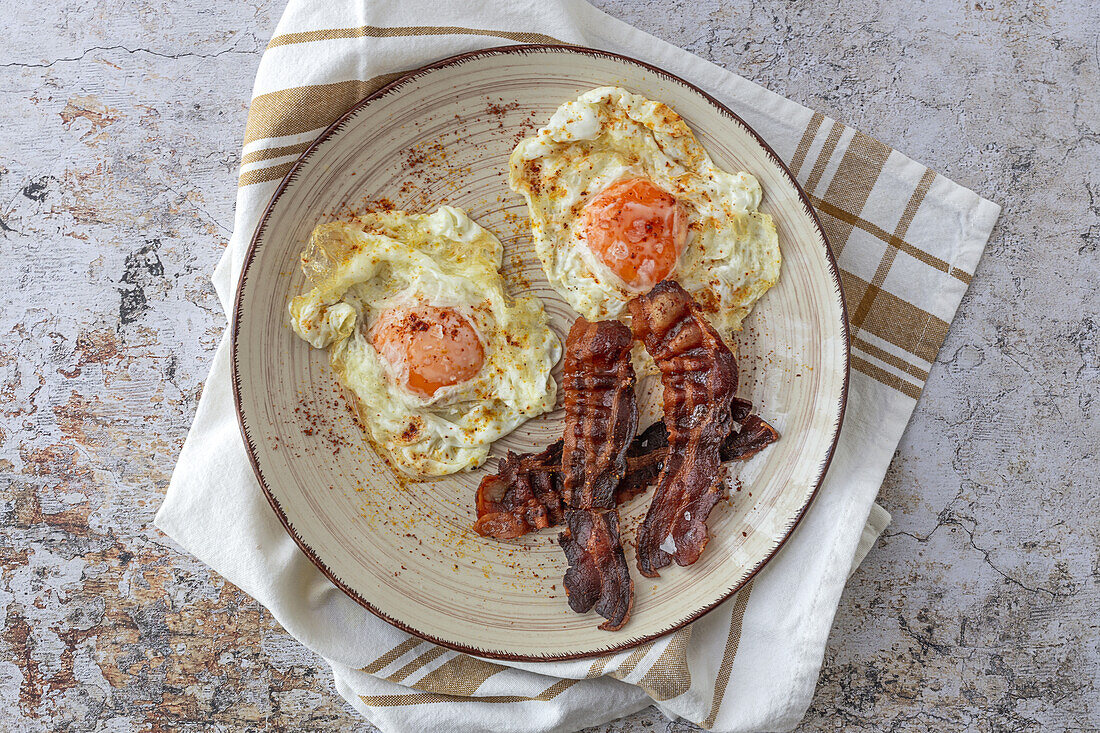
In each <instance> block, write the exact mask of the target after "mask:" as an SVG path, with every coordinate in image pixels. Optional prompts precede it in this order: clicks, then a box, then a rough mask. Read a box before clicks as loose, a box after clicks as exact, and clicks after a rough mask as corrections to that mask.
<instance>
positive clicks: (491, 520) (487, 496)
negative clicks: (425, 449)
mask: <svg viewBox="0 0 1100 733" xmlns="http://www.w3.org/2000/svg"><path fill="white" fill-rule="evenodd" d="M561 449H562V442H561V441H560V440H558V441H555V442H554V443H551V444H550V446H549V447H548V448H547V449H546V450H544V451H542V452H541V453H521V454H516V453H512V452H511V451H509V452H508V455H507V456H505V457H504V458H502V459H501V461H500V463H499V464H498V465H497V472H496V475H494V476H486V477H485V478H484V479H482V481H481V485H480V486H478V488H477V499H476V501H477V521H476V522H474V531H475V532H477V533H478V534H480V535H482V536H483V537H496V538H497V539H501V540H510V539H514V538H516V537H519V536H521V535H524V534H527V533H528V532H531V531H533V530H536V529H544V528H546V527H550V526H552V525H555V524H560V523H561V520H562V502H561Z"/></svg>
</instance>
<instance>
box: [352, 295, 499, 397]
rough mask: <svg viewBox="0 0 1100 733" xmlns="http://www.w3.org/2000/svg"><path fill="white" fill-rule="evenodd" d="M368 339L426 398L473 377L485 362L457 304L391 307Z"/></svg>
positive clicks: (407, 382) (379, 319) (407, 383)
mask: <svg viewBox="0 0 1100 733" xmlns="http://www.w3.org/2000/svg"><path fill="white" fill-rule="evenodd" d="M370 340H371V343H372V344H374V348H375V350H376V351H377V352H378V353H379V354H381V355H382V358H383V359H385V360H386V361H387V362H389V364H390V366H391V367H393V369H394V371H395V372H397V373H398V374H401V375H402V376H403V377H404V380H405V386H406V387H408V389H409V391H411V392H412V393H414V394H417V395H420V396H421V397H424V398H429V397H431V396H432V395H434V394H435V393H436V390H438V389H440V388H441V387H449V386H451V385H452V384H458V383H459V382H465V381H466V380H467V379H470V378H471V377H473V376H474V375H476V374H477V373H478V371H480V370H481V365H482V363H483V362H484V361H485V352H484V350H483V349H482V346H481V341H480V340H479V339H478V337H477V331H475V330H474V327H473V326H472V325H471V324H470V322H469V321H468V320H466V318H465V317H464V316H462V315H461V314H460V313H458V312H457V311H456V310H454V309H453V308H437V307H435V306H431V305H418V306H414V307H412V308H391V309H389V310H387V311H384V312H383V313H382V315H381V316H380V317H379V318H378V321H377V322H376V323H375V324H374V326H373V327H372V328H371V330H370Z"/></svg>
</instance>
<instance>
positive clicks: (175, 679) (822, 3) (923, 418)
mask: <svg viewBox="0 0 1100 733" xmlns="http://www.w3.org/2000/svg"><path fill="white" fill-rule="evenodd" d="M596 4H597V5H599V6H601V7H603V8H605V9H606V10H608V11H609V12H610V13H612V14H613V15H615V16H618V17H620V18H623V19H624V20H626V21H628V22H630V23H633V24H635V25H637V26H639V27H641V28H642V29H644V30H646V31H649V32H650V33H653V34H655V35H657V36H660V37H661V38H664V39H666V40H668V41H670V42H672V43H674V44H677V45H679V46H682V47H684V48H687V49H689V50H691V51H693V52H695V53H697V54H699V55H701V56H703V57H705V58H708V59H711V60H713V61H715V62H716V63H718V64H721V65H723V66H725V67H727V68H729V69H732V70H733V71H736V72H738V73H740V74H743V75H745V76H747V77H749V78H750V79H754V80H756V81H758V82H760V83H762V84H764V85H765V86H767V87H769V88H770V89H772V90H774V91H776V92H779V93H780V94H784V95H787V96H790V97H792V98H794V99H796V100H798V101H799V102H802V103H803V104H806V105H809V106H810V107H814V108H816V109H819V110H822V111H823V112H825V113H826V114H829V115H831V116H834V117H836V118H838V119H840V120H842V121H843V122H845V123H847V124H849V125H852V126H854V127H857V128H859V129H862V130H864V131H866V132H868V133H870V134H872V135H874V136H876V137H879V138H880V139H882V140H883V141H884V142H886V143H887V144H888V145H890V146H892V147H896V148H898V149H900V150H902V151H904V152H907V153H908V154H909V155H911V156H913V157H914V158H916V159H917V160H920V161H922V162H924V163H926V164H928V165H930V166H932V167H933V168H935V169H936V170H938V171H939V172H940V173H943V174H944V175H946V176H949V177H951V178H954V179H955V180H957V181H959V182H961V183H963V184H965V185H967V186H969V187H971V188H973V189H975V190H976V191H978V192H980V193H982V194H983V195H985V196H987V197H990V198H992V199H994V200H995V201H997V202H998V203H1000V204H1001V205H1002V206H1003V207H1004V211H1003V213H1002V216H1001V219H1000V222H999V224H998V226H997V228H996V230H995V231H994V234H993V238H992V240H991V241H990V243H989V247H988V249H987V250H986V254H985V257H984V259H983V260H982V262H981V265H980V266H979V268H978V272H977V274H976V276H975V278H974V282H973V285H972V286H971V288H970V292H969V293H968V295H967V297H966V299H965V300H964V301H963V305H962V309H961V311H960V313H959V316H958V317H957V318H956V320H955V323H954V324H953V325H952V327H951V333H950V335H949V336H948V339H947V343H946V344H945V345H944V348H943V351H942V353H941V354H940V358H939V360H938V361H937V363H936V364H935V366H934V367H933V369H932V375H931V378H930V379H929V382H928V386H927V388H926V390H925V394H924V396H923V397H922V399H921V401H920V404H919V405H918V407H917V411H916V415H915V416H914V418H913V421H912V423H911V424H910V426H909V430H908V432H907V433H906V437H905V439H904V440H903V441H902V444H901V446H900V448H899V449H898V453H897V456H896V458H895V460H894V464H893V467H892V468H891V470H890V473H889V474H888V476H887V480H886V484H885V486H884V487H883V489H882V495H881V499H880V500H881V503H882V504H883V505H884V506H885V507H886V508H887V509H889V510H890V511H891V512H892V513H893V515H894V524H893V525H892V526H891V527H890V529H889V530H888V531H887V533H886V535H885V536H884V537H883V538H882V539H881V540H880V541H879V543H878V545H877V547H876V548H875V549H874V550H873V551H872V552H871V554H870V556H869V557H868V558H867V560H866V562H865V563H864V564H863V567H862V568H861V569H860V570H859V571H858V572H857V573H856V575H855V577H854V578H853V580H852V582H851V584H850V586H849V588H848V591H847V592H846V593H845V595H844V598H843V601H842V602H841V606H840V610H839V613H838V615H837V619H836V623H835V627H834V629H833V633H832V637H831V638H830V641H829V648H828V653H827V654H826V657H825V665H824V668H823V670H822V673H821V682H820V686H819V688H818V691H817V695H816V697H815V699H814V702H813V706H812V708H811V710H810V712H809V714H808V715H807V717H806V719H805V721H804V723H803V726H802V729H803V730H806V731H823V730H832V729H847V730H856V731H864V730H865V731H886V730H955V729H960V728H964V727H965V728H969V729H973V730H982V731H986V730H988V731H1018V730H1100V633H1098V623H1100V621H1098V618H1100V614H1098V611H1097V607H1098V605H1100V604H1098V602H1100V592H1098V588H1097V584H1098V580H1100V537H1098V534H1100V529H1098V527H1100V516H1098V514H1100V512H1098V503H1100V487H1098V479H1097V474H1098V469H1100V461H1098V459H1097V444H1098V443H1100V403H1097V402H1096V396H1097V392H1098V391H1100V348H1098V341H1100V325H1098V323H1100V297H1098V295H1097V289H1098V288H1100V264H1098V258H1100V255H1098V254H1097V244H1098V240H1100V165H1098V164H1100V155H1098V150H1100V101H1098V100H1100V47H1098V43H1100V42H1098V34H1100V11H1098V9H1097V5H1096V3H1095V2H1094V0H1070V1H1067V2H1055V1H1054V0H1045V1H1044V2H1025V1H1015V0H980V1H979V2H973V1H972V0H971V1H969V2H960V1H958V0H935V1H934V2H927V3H882V5H881V7H879V6H877V5H876V3H874V2H870V1H869V0H855V1H854V2H849V3H844V4H841V3H839V2H837V0H811V1H805V2H790V3H788V2H782V1H781V0H758V1H756V2H751V3H746V2H736V3H721V2H717V1H715V0H705V1H704V0H660V1H658V0H649V1H648V2H626V1H625V0H599V2H597V3H596ZM281 9H282V3H281V2H279V1H278V0H273V1H270V2H269V1H267V0H224V1H223V2H217V3H214V2H209V1H208V0H181V1H180V2H174V3H168V2H163V0H102V1H101V2H98V3H80V2H75V1H74V0H27V1H26V2H17V0H4V2H3V4H2V6H0V11H2V17H3V21H2V22H0V275H2V277H0V283H2V286H0V304H2V308H0V609H2V611H0V613H2V623H0V729H4V730H40V729H50V730H72V731H85V730H89V731H90V730H112V731H115V730H117V731H125V730H178V729H185V730H188V729H191V730H198V729H202V730H208V729H211V728H213V729H225V730H240V729H266V728H270V729H285V728H289V729H308V730H332V731H336V730H356V731H369V730H372V728H371V727H370V726H369V725H368V724H367V723H365V722H364V721H363V720H362V719H361V718H359V717H358V716H357V715H356V714H355V713H354V712H353V711H351V710H350V708H349V707H348V706H347V705H345V704H344V703H343V701H342V700H341V699H340V698H339V696H338V695H337V694H336V693H335V692H334V690H333V687H332V683H331V679H330V676H329V672H328V670H327V668H326V667H325V666H324V665H323V664H322V663H321V662H320V660H319V659H317V658H316V657H315V656H314V655H312V654H311V653H309V652H308V651H306V650H304V649H303V648H301V647H300V646H298V645H297V644H296V643H295V642H294V641H293V640H292V639H291V638H290V637H289V636H287V635H286V633H285V632H283V631H282V630H281V629H280V628H279V627H278V625H277V624H275V623H274V621H273V620H272V619H271V617H270V615H268V614H267V613H266V612H264V611H263V609H261V608H260V607H259V606H258V605H257V604H256V603H255V602H254V601H252V600H251V599H249V598H247V597H246V596H244V595H243V594H242V593H240V592H239V591H238V590H236V589H235V588H234V587H233V586H231V585H228V584H227V583H225V582H224V581H223V580H222V579H221V578H219V577H217V576H216V575H215V574H213V573H212V572H211V571H209V570H208V569H207V568H205V567H204V566H203V565H202V564H201V563H199V562H198V561H196V560H194V559H192V558H191V557H189V556H187V555H183V554H181V553H179V552H178V551H177V550H176V549H175V548H174V547H173V546H172V545H171V543H169V542H168V541H167V540H166V539H165V538H164V537H163V536H162V535H160V534H159V533H158V532H157V531H156V530H154V529H151V528H150V520H151V519H152V516H153V514H154V512H155V510H156V507H157V506H158V505H159V503H160V500H161V497H162V496H163V494H164V490H165V487H166V485H167V482H168V477H169V474H170V472H171V470H172V465H173V462H174V460H175V457H176V455H177V453H178V451H179V448H180V446H181V445H182V442H183V439H184V435H185V433H186V430H187V427H188V425H189V423H190V421H191V417H192V415H193V413H194V410H195V405H196V401H197V397H198V394H199V390H200V387H201V384H202V380H203V378H204V377H205V375H206V371H207V365H208V363H209V360H210V358H211V355H212V350H213V348H214V345H215V342H216V340H217V338H218V335H219V334H220V332H221V330H222V328H223V327H224V325H225V321H224V318H223V316H222V313H221V310H220V308H219V306H218V303H217V301H216V299H215V296H214V292H213V289H212V288H211V286H210V285H209V283H208V280H207V277H208V274H209V272H210V271H211V269H212V268H213V266H214V263H215V262H216V261H217V259H218V257H219V256H220V254H221V252H222V248H223V247H224V246H225V244H226V240H227V237H228V235H229V231H230V227H231V225H232V221H233V200H234V195H235V192H236V173H235V171H236V168H237V166H238V164H239V156H240V152H239V147H240V140H241V135H242V132H243V129H244V120H245V114H246V108H247V101H248V98H249V91H250V87H251V84H252V79H253V76H254V73H255V69H256V66H257V64H258V62H259V59H260V54H261V52H262V50H263V47H264V44H265V43H266V40H267V38H268V36H269V35H270V33H271V32H272V30H273V28H274V25H275V21H276V20H277V17H278V15H279V13H280V11H281ZM691 728H692V726H690V725H687V724H684V723H672V724H670V723H668V722H667V721H665V720H664V719H663V718H662V717H661V716H660V715H659V714H658V713H656V712H655V711H653V710H652V709H650V710H649V711H646V712H643V713H640V714H638V715H634V716H632V717H630V718H628V719H625V720H622V721H619V722H617V723H614V724H611V725H608V726H604V727H603V728H601V729H599V730H600V731H605V732H608V731H616V732H621V733H626V732H631V733H633V732H635V731H649V730H657V731H659V730H666V729H667V730H672V731H683V730H690V729H691Z"/></svg>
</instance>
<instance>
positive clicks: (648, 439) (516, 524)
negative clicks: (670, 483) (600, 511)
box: [474, 397, 779, 540]
mask: <svg viewBox="0 0 1100 733" xmlns="http://www.w3.org/2000/svg"><path fill="white" fill-rule="evenodd" d="M730 407H731V414H732V417H733V419H734V421H736V422H739V423H741V430H740V432H734V433H730V435H729V436H728V437H727V438H726V440H725V441H724V442H723V443H722V460H723V461H738V460H748V459H749V458H752V457H753V456H754V455H756V454H757V453H759V452H760V451H761V450H763V449H764V448H766V447H767V446H769V445H771V444H772V443H774V442H775V441H777V440H779V433H778V432H776V430H775V428H773V427H772V426H771V425H769V424H768V423H766V422H764V420H762V419H761V418H760V416H758V415H752V414H751V412H752V403H751V402H748V401H746V400H742V399H738V398H736V397H735V398H734V399H733V400H732V402H731V405H730ZM561 449H562V441H561V440H557V441H555V442H553V443H551V444H550V445H549V446H548V447H547V448H546V450H544V451H543V452H541V453H521V454H518V455H517V454H515V453H509V454H508V455H507V456H506V457H505V458H502V459H501V460H500V463H499V464H498V465H497V473H496V474H495V475H492V476H486V477H485V478H483V479H482V480H481V486H479V487H478V490H477V499H476V504H477V515H478V519H477V522H475V523H474V529H475V530H476V531H477V533H478V534H480V535H482V536H484V537H495V538H496V539H501V540H510V539H514V538H516V537H519V536H521V535H524V534H527V533H528V532H533V531H535V530H539V529H543V528H545V527H553V526H555V525H557V524H560V523H561V521H562V518H563V514H562V499H561V496H562V474H561ZM667 455H668V429H667V428H665V424H664V422H662V421H657V422H655V423H653V424H652V425H650V426H649V427H648V428H646V429H645V430H644V431H642V432H641V433H639V434H638V435H636V436H635V437H634V440H632V441H631V443H630V447H629V448H628V449H627V451H626V476H624V477H623V479H622V480H621V481H620V482H619V485H618V487H617V488H616V489H615V503H616V504H622V503H623V502H625V501H628V500H630V499H632V498H633V497H635V496H637V495H638V494H640V493H642V492H643V491H645V490H646V489H648V488H649V487H650V486H651V485H652V484H653V482H654V481H655V480H656V479H657V476H658V475H659V474H660V473H661V468H662V467H663V466H664V461H665V456H667Z"/></svg>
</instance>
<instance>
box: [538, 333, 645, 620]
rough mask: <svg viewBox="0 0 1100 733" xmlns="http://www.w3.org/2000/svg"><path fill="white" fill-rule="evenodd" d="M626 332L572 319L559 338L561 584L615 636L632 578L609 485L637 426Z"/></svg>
mask: <svg viewBox="0 0 1100 733" xmlns="http://www.w3.org/2000/svg"><path fill="white" fill-rule="evenodd" d="M633 343H634V339H633V337H632V336H631V333H630V329H628V328H627V327H626V326H624V325H623V324H621V323H619V322H618V321H599V322H597V323H589V322H588V321H586V320H585V319H584V318H578V319H577V321H576V323H574V324H573V328H572V329H570V331H569V336H568V338H566V340H565V364H564V365H563V368H562V392H563V394H564V405H565V435H564V437H563V438H562V440H563V447H562V454H561V475H562V482H561V484H562V499H563V500H564V501H565V504H566V505H567V506H568V508H567V509H566V511H565V531H564V532H562V533H561V534H560V535H559V536H558V542H559V543H560V544H561V547H562V549H563V550H564V551H565V556H566V558H567V559H568V560H569V570H567V571H566V573H565V579H564V581H563V585H564V587H565V593H566V595H567V596H568V597H569V607H570V608H572V609H573V610H574V611H576V612H578V613H587V612H588V611H589V610H591V609H592V608H593V606H595V609H596V612H597V613H598V614H600V615H601V616H603V617H604V618H605V619H607V620H606V621H605V622H604V623H603V624H601V625H600V628H601V629H605V630H607V631H617V630H618V629H620V628H622V626H623V624H625V623H626V621H627V619H628V618H629V617H630V609H631V607H632V606H633V605H634V581H633V580H632V579H631V577H630V569H629V568H628V567H627V565H626V557H625V556H624V555H623V548H622V543H621V541H620V539H619V513H618V510H616V509H615V488H616V487H617V486H618V485H619V480H620V479H621V478H622V477H623V476H624V475H625V474H626V453H627V449H628V448H629V447H630V442H631V440H633V438H634V433H635V432H636V431H637V429H638V405H637V399H636V398H635V396H634V381H635V380H634V367H633V365H632V364H631V362H630V347H631V345H632V344H633Z"/></svg>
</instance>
